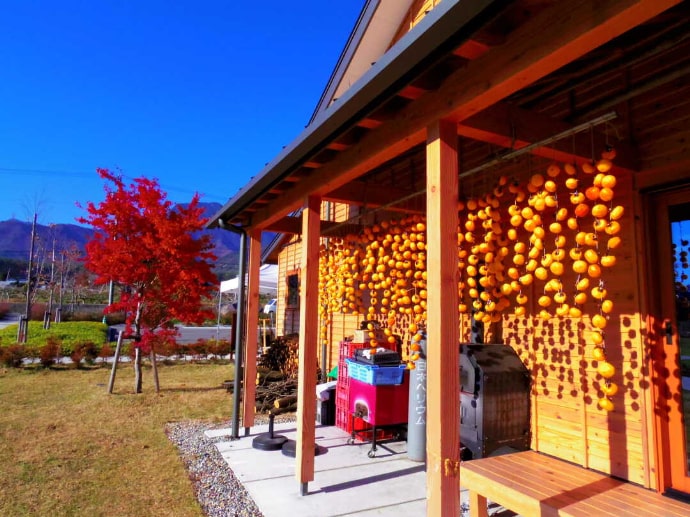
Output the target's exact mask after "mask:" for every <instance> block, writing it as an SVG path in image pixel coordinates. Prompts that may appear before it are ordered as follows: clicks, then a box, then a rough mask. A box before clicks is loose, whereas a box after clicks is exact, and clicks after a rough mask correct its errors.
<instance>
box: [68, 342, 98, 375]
mask: <svg viewBox="0 0 690 517" xmlns="http://www.w3.org/2000/svg"><path fill="white" fill-rule="evenodd" d="M98 353H99V351H98V347H97V346H96V344H95V343H94V342H93V341H83V342H81V343H77V345H76V346H75V347H74V350H73V351H72V353H71V354H70V356H69V357H70V359H72V362H73V363H74V364H75V365H76V366H77V368H79V364H80V363H81V361H82V360H86V362H87V363H88V364H93V361H94V359H96V357H98Z"/></svg>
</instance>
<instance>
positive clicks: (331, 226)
mask: <svg viewBox="0 0 690 517" xmlns="http://www.w3.org/2000/svg"><path fill="white" fill-rule="evenodd" d="M302 224H303V223H302V215H301V214H299V215H296V216H287V217H283V218H282V219H279V220H277V221H275V222H273V223H271V224H270V225H268V226H266V227H264V228H263V230H264V231H267V232H276V233H292V234H295V235H297V234H301V233H302ZM360 230H361V226H360V225H358V224H355V223H351V224H347V225H345V224H343V223H339V222H335V221H323V220H322V221H321V225H320V232H321V235H324V234H328V235H330V236H334V235H344V233H343V232H346V233H358V232H359V231H360Z"/></svg>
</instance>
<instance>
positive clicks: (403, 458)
mask: <svg viewBox="0 0 690 517" xmlns="http://www.w3.org/2000/svg"><path fill="white" fill-rule="evenodd" d="M252 431H253V432H252V434H251V436H249V437H242V438H240V439H239V440H236V441H230V440H228V441H220V442H217V444H216V446H217V447H218V450H219V451H220V453H221V454H222V456H223V458H224V459H225V461H227V463H228V465H229V466H230V468H231V469H232V471H233V472H234V474H235V475H236V476H237V478H238V479H239V480H240V481H241V482H242V484H243V485H244V487H245V488H246V489H247V491H248V492H249V494H250V495H251V497H252V499H254V502H256V504H257V506H258V507H259V509H260V510H261V512H262V513H263V514H264V516H265V517H296V516H299V517H312V516H313V517H329V516H330V517H336V516H354V515H357V516H365V517H367V516H374V515H376V516H381V517H386V516H390V517H407V516H425V515H426V472H425V465H424V463H420V462H414V461H411V460H409V459H407V455H406V445H407V444H406V442H404V441H397V442H388V443H384V444H379V445H378V446H377V451H376V457H374V458H369V457H368V455H367V454H368V452H369V451H370V450H371V444H370V443H362V442H355V443H354V444H352V445H349V444H348V443H347V441H348V438H349V435H348V434H347V433H346V432H344V431H342V430H340V429H338V428H337V427H334V426H317V428H316V443H317V444H318V445H319V446H321V447H324V448H325V449H326V450H327V452H326V453H325V454H321V455H319V456H316V458H315V460H314V463H315V476H314V481H312V482H310V483H309V485H308V490H309V492H308V494H307V495H305V496H301V495H300V483H299V482H298V481H297V479H296V478H295V458H291V457H288V456H284V455H283V454H282V452H281V451H261V450H257V449H254V448H253V447H252V440H253V438H254V437H255V436H257V435H259V434H261V433H266V432H267V431H268V426H256V427H254V428H253V429H252ZM230 434H231V430H230V429H221V430H212V431H206V435H207V436H208V437H212V438H218V437H221V438H222V437H223V436H228V437H229V436H230ZM274 434H275V435H278V434H280V435H282V436H285V437H286V438H289V439H294V438H295V435H296V426H295V424H294V423H289V424H276V425H275V431H274ZM461 501H462V502H463V503H464V504H463V509H464V510H465V511H463V512H462V515H466V514H467V511H466V510H467V494H466V491H461ZM492 513H493V512H492Z"/></svg>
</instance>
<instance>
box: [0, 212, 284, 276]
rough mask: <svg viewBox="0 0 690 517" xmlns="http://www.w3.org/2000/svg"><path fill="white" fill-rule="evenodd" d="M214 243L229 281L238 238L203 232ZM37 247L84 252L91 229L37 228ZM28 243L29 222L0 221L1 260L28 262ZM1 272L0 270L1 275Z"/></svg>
mask: <svg viewBox="0 0 690 517" xmlns="http://www.w3.org/2000/svg"><path fill="white" fill-rule="evenodd" d="M201 206H202V207H203V208H204V216H205V217H211V216H213V215H214V214H215V213H217V212H218V210H220V209H221V208H222V205H220V204H219V203H201ZM206 232H207V233H208V234H209V235H210V236H211V240H212V241H213V243H214V244H215V250H214V252H215V254H216V256H217V257H218V259H217V261H216V273H217V274H218V276H219V277H221V279H227V278H230V276H231V275H234V274H236V272H237V268H238V263H239V253H238V251H239V247H240V237H239V235H237V234H236V233H234V232H229V231H227V230H220V229H216V230H206ZM36 235H37V239H36V245H37V248H38V249H39V250H40V251H41V252H42V253H44V254H45V255H44V256H47V254H48V253H50V252H51V250H52V246H53V241H55V251H56V252H60V251H63V250H68V249H71V248H76V249H77V250H79V251H82V252H83V251H84V246H85V245H86V243H87V242H88V241H89V239H91V236H92V235H93V230H92V229H91V228H88V227H84V226H78V225H76V224H54V225H50V226H44V225H40V224H39V225H36ZM273 236H274V234H269V233H265V234H264V235H263V239H262V240H263V244H264V245H266V244H267V243H268V242H270V241H271V240H272V238H273ZM30 243H31V223H30V222H25V221H19V220H17V219H10V220H8V221H0V258H5V259H15V260H21V261H28V259H29V246H30ZM2 274H3V272H1V271H0V276H1V275H2Z"/></svg>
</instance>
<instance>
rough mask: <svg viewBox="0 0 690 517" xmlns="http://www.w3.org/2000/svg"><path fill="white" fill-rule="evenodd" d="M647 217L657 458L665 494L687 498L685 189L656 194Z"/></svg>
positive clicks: (689, 415) (689, 396)
mask: <svg viewBox="0 0 690 517" xmlns="http://www.w3.org/2000/svg"><path fill="white" fill-rule="evenodd" d="M649 215H650V216H651V217H650V219H649V225H648V232H649V233H648V235H650V236H654V235H656V239H655V240H656V242H655V243H653V244H654V245H653V246H652V247H651V248H650V249H649V255H648V256H649V257H650V266H651V272H652V275H651V278H650V280H651V281H650V287H651V289H652V290H653V291H656V293H652V296H651V298H652V299H656V304H655V305H656V309H655V310H654V314H653V317H654V327H653V333H652V335H653V336H655V339H654V342H653V350H652V352H653V357H654V361H655V366H654V371H653V376H654V378H653V382H654V385H655V388H656V389H655V392H656V401H655V402H656V411H655V413H656V418H657V436H658V447H659V455H658V456H659V460H660V462H661V465H660V466H661V467H662V468H661V471H662V476H663V484H664V488H665V489H667V490H668V489H670V490H671V491H674V490H675V491H679V492H684V493H688V494H690V455H689V454H690V187H686V188H677V189H674V190H673V191H669V192H664V193H659V194H655V195H654V196H653V197H652V211H651V213H650V214H649ZM650 241H651V239H650Z"/></svg>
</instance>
